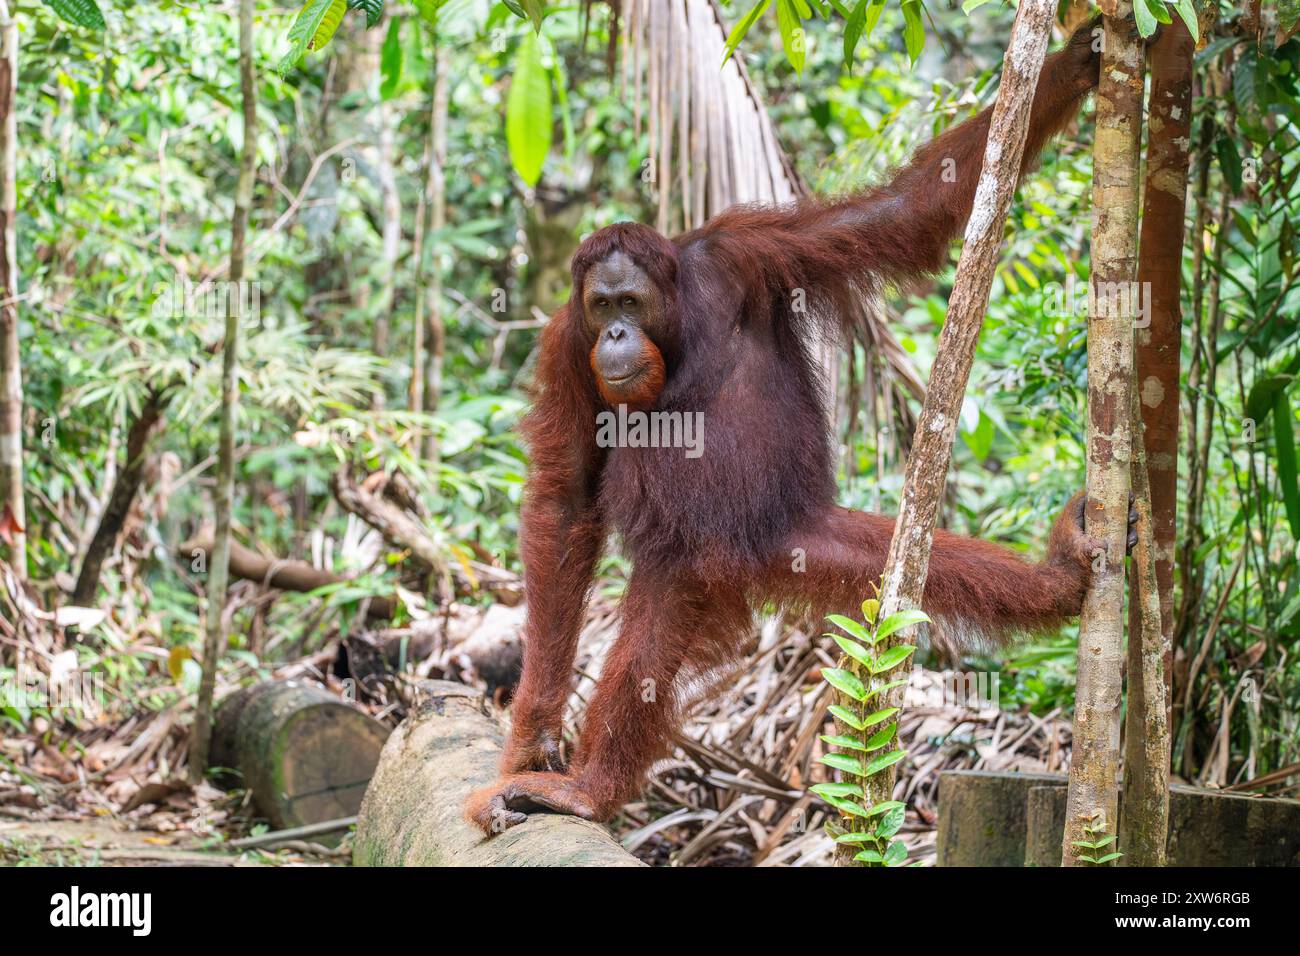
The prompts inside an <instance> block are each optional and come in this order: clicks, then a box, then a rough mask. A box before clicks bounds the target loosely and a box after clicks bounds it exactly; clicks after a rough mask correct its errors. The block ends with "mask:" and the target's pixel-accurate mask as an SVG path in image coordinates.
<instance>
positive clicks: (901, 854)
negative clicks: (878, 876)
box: [885, 840, 907, 866]
mask: <svg viewBox="0 0 1300 956" xmlns="http://www.w3.org/2000/svg"><path fill="white" fill-rule="evenodd" d="M906 859H907V847H906V845H904V843H903V841H902V840H895V841H894V842H893V843H891V844H889V849H888V850H886V851H885V866H898V864H900V863H902V862H903V861H904V860H906Z"/></svg>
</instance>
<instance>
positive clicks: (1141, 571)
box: [1119, 21, 1195, 866]
mask: <svg viewBox="0 0 1300 956" xmlns="http://www.w3.org/2000/svg"><path fill="white" fill-rule="evenodd" d="M1194 48H1195V44H1194V42H1193V40H1192V35H1191V33H1190V32H1188V30H1187V27H1186V26H1184V25H1183V23H1182V21H1177V22H1175V23H1173V24H1171V25H1169V26H1168V27H1166V28H1165V29H1164V31H1162V32H1161V35H1160V37H1159V38H1158V39H1157V40H1156V41H1155V43H1154V44H1153V45H1152V47H1151V51H1150V68H1151V92H1150V95H1149V98H1148V101H1147V102H1148V107H1147V117H1148V119H1147V123H1148V128H1149V132H1148V135H1147V167H1146V190H1145V192H1144V196H1143V214H1142V232H1141V242H1140V247H1139V248H1140V250H1141V254H1140V258H1139V261H1138V284H1139V288H1140V289H1141V290H1142V294H1143V299H1144V301H1146V302H1147V303H1148V304H1149V308H1150V312H1149V314H1148V319H1149V324H1148V326H1147V327H1146V328H1139V329H1138V333H1137V343H1136V352H1135V356H1134V358H1135V362H1136V368H1137V379H1136V381H1137V386H1138V387H1137V388H1136V389H1134V390H1133V391H1134V394H1133V408H1134V412H1135V415H1134V418H1133V427H1134V443H1133V452H1134V457H1133V468H1132V477H1133V492H1134V497H1135V499H1136V504H1137V509H1138V515H1139V529H1138V534H1139V538H1138V546H1137V549H1136V551H1135V552H1134V561H1133V566H1134V570H1135V572H1136V573H1135V574H1134V575H1133V581H1132V584H1131V586H1130V589H1129V642H1128V710H1127V713H1126V717H1125V734H1124V751H1125V752H1124V815H1123V817H1122V819H1121V820H1120V839H1119V844H1120V848H1121V849H1122V850H1123V852H1124V854H1125V855H1124V857H1123V862H1124V864H1125V865H1126V866H1163V865H1164V864H1165V846H1166V843H1167V840H1168V829H1169V750H1170V748H1169V727H1170V722H1169V721H1170V713H1169V705H1170V697H1169V677H1168V675H1169V674H1170V673H1171V672H1172V670H1173V643H1172V630H1173V588H1174V548H1175V545H1176V541H1177V534H1178V531H1177V522H1178V411H1179V394H1178V389H1179V375H1180V372H1181V367H1180V359H1181V358H1182V310H1181V302H1180V296H1181V292H1182V282H1181V280H1182V261H1183V232H1184V222H1185V219H1186V209H1187V177H1188V163H1189V160H1190V158H1191V152H1190V150H1189V141H1190V138H1191V131H1192V117H1191V110H1192V53H1193V51H1194ZM1148 290H1149V298H1148ZM1138 429H1141V431H1140V432H1139V431H1138ZM1148 520H1149V521H1150V524H1148V523H1147V522H1148ZM1153 589H1154V593H1153ZM1153 609H1154V611H1155V613H1154V615H1153ZM1157 693H1158V694H1159V699H1156V698H1154V697H1153V696H1152V695H1154V694H1157Z"/></svg>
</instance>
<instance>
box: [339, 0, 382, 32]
mask: <svg viewBox="0 0 1300 956" xmlns="http://www.w3.org/2000/svg"><path fill="white" fill-rule="evenodd" d="M347 4H348V9H349V10H364V11H366V29H367V30H369V29H370V28H371V27H373V26H374V25H375V24H376V23H378V22H379V21H380V18H382V17H383V15H384V0H347Z"/></svg>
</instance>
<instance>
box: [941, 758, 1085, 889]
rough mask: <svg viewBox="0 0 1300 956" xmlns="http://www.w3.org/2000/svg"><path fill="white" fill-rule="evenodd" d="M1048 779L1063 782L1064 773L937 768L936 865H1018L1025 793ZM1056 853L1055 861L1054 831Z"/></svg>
mask: <svg viewBox="0 0 1300 956" xmlns="http://www.w3.org/2000/svg"><path fill="white" fill-rule="evenodd" d="M1053 784H1055V785H1056V786H1057V787H1059V788H1064V786H1065V777H1064V776H1063V775H1061V774H1050V773H1005V772H999V771H987V770H949V771H944V772H943V773H941V774H939V832H938V834H937V835H936V846H935V853H936V857H935V860H936V865H937V866H1023V865H1024V861H1025V803H1026V797H1027V796H1028V795H1029V794H1030V793H1031V792H1033V788H1041V787H1046V786H1051V785H1053ZM1062 792H1064V790H1063V789H1062ZM1057 857H1058V862H1059V857H1060V839H1059V835H1058V839H1057Z"/></svg>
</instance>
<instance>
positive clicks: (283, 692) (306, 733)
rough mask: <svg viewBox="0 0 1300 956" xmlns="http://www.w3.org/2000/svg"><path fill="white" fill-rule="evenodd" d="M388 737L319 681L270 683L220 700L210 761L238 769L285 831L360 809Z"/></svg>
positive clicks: (261, 805)
mask: <svg viewBox="0 0 1300 956" xmlns="http://www.w3.org/2000/svg"><path fill="white" fill-rule="evenodd" d="M388 735H389V730H388V728H387V727H385V726H384V725H383V724H381V723H380V722H379V721H377V720H375V719H374V718H373V717H370V716H367V715H366V714H363V713H362V712H361V711H359V710H357V709H356V708H355V707H350V706H348V705H347V704H346V703H344V702H343V701H342V700H340V699H339V698H337V697H335V696H334V695H333V694H329V693H327V692H325V691H323V690H321V689H320V688H318V687H313V686H311V685H309V684H304V683H300V682H298V681H292V680H290V681H266V682H265V683H261V684H254V685H253V686H252V687H245V688H243V689H242V690H238V691H236V692H235V693H233V694H231V695H229V696H228V697H226V698H225V699H224V700H222V702H221V704H220V706H218V708H217V717H216V721H215V724H214V726H213V729H212V747H211V750H210V758H209V759H210V761H211V764H210V766H212V767H219V768H226V769H228V770H234V771H237V772H238V774H239V777H242V781H243V785H244V786H245V787H246V788H247V789H248V790H250V791H251V792H252V795H253V802H254V804H256V806H257V809H258V810H259V811H260V812H261V814H262V815H263V816H264V817H266V818H267V819H268V820H270V821H271V823H273V824H274V825H275V827H276V829H279V830H286V829H290V828H294V827H303V826H307V825H309V824H312V823H324V822H325V821H329V820H337V819H339V818H340V817H350V816H353V815H354V814H356V812H357V809H358V808H359V807H360V806H361V798H362V795H363V794H364V793H365V788H366V784H367V783H368V782H369V781H370V776H371V774H372V773H373V772H374V769H375V764H376V763H378V761H379V753H380V750H381V749H382V748H383V746H384V741H385V740H386V739H387V738H388ZM239 777H233V775H230V774H226V775H223V777H221V778H219V779H218V782H219V783H224V784H226V785H230V784H232V783H235V782H236V781H237V780H238V779H239Z"/></svg>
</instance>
